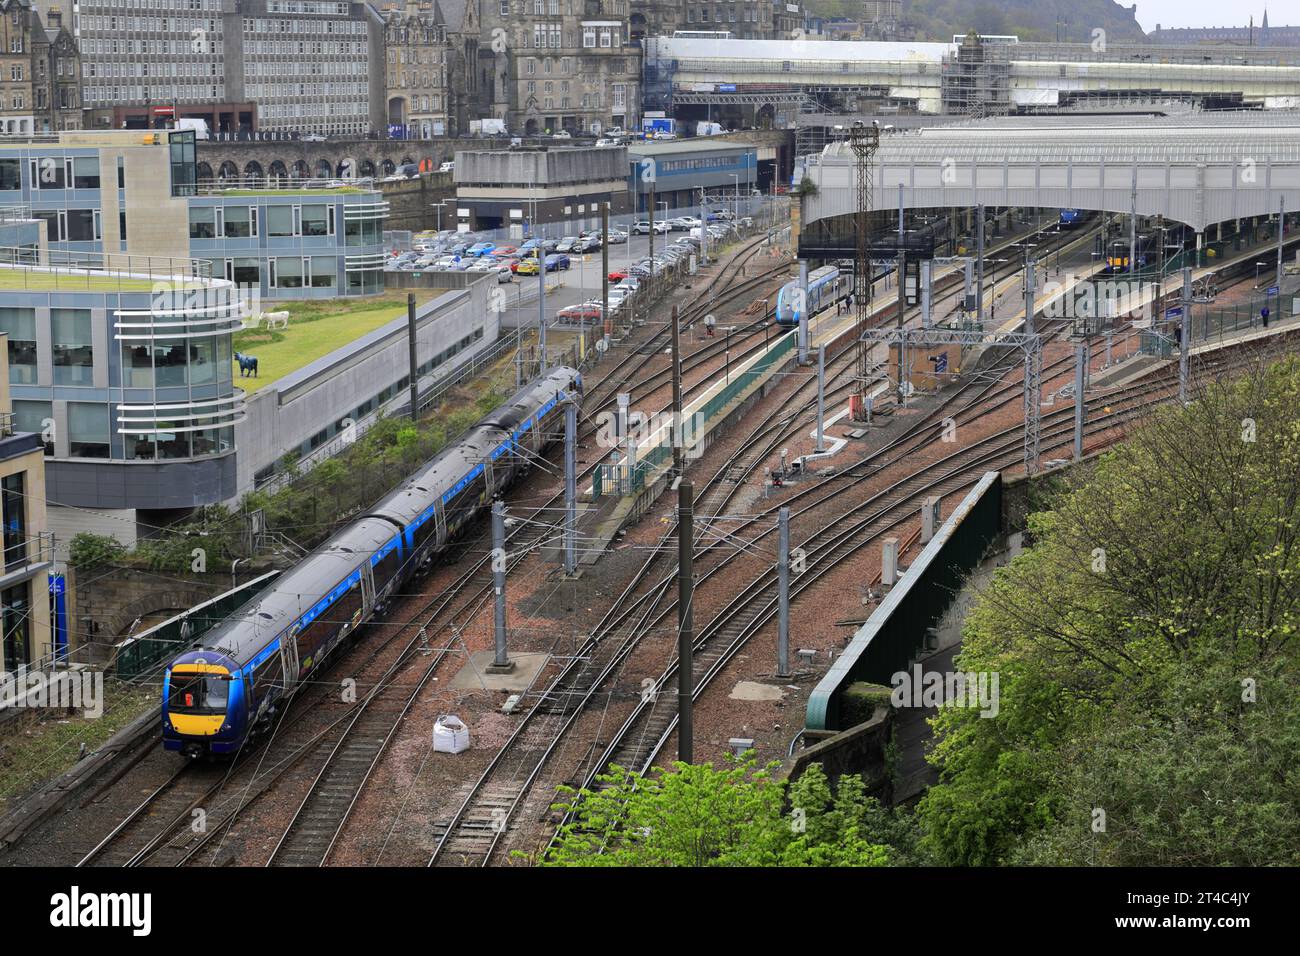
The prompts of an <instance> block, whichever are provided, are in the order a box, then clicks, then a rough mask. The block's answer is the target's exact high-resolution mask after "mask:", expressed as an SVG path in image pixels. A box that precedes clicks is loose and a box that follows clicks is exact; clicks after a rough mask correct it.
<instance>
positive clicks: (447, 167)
mask: <svg viewBox="0 0 1300 956" xmlns="http://www.w3.org/2000/svg"><path fill="white" fill-rule="evenodd" d="M455 169H456V164H455V163H454V162H450V163H443V164H442V165H441V166H439V167H438V172H440V173H450V172H454V171H455Z"/></svg>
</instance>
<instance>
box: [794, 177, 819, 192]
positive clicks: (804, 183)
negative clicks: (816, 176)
mask: <svg viewBox="0 0 1300 956" xmlns="http://www.w3.org/2000/svg"><path fill="white" fill-rule="evenodd" d="M794 192H795V194H796V195H799V196H816V195H817V184H816V183H815V182H813V181H812V177H810V176H804V178H803V179H801V180H799V185H798V186H796V187H795V188H794Z"/></svg>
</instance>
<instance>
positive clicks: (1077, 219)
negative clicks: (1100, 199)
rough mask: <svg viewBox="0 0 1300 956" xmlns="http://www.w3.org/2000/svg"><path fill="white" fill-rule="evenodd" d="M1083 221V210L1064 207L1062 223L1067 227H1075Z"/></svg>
mask: <svg viewBox="0 0 1300 956" xmlns="http://www.w3.org/2000/svg"><path fill="white" fill-rule="evenodd" d="M1081 222H1083V212H1082V210H1079V209H1062V210H1061V219H1060V224H1061V226H1062V227H1065V228H1073V227H1074V226H1077V225H1078V224H1079V223H1081Z"/></svg>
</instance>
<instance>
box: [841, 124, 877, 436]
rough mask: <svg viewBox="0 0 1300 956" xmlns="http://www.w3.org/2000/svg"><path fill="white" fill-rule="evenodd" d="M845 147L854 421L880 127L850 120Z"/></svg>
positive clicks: (866, 361)
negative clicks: (852, 199) (850, 203)
mask: <svg viewBox="0 0 1300 956" xmlns="http://www.w3.org/2000/svg"><path fill="white" fill-rule="evenodd" d="M849 147H850V148H851V149H852V150H853V184H854V187H855V189H854V193H855V196H856V198H857V206H856V208H855V209H854V212H853V232H854V239H855V242H854V256H853V304H854V306H855V307H856V309H857V323H856V328H855V331H856V337H857V348H858V367H857V378H856V380H855V382H854V389H853V396H852V398H851V399H850V402H849V405H850V408H851V409H852V415H853V419H854V421H866V419H867V401H866V399H867V387H868V380H869V375H870V373H871V345H870V344H868V342H867V341H866V339H865V337H864V333H865V332H866V331H867V327H868V322H869V319H870V317H871V298H872V282H871V205H872V204H871V187H872V181H873V180H874V178H875V175H874V173H875V159H876V150H877V149H878V148H879V147H880V127H879V126H876V125H874V124H873V125H870V126H868V125H867V124H866V123H854V124H853V128H852V129H851V130H850V131H849Z"/></svg>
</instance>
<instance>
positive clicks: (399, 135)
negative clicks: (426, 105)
mask: <svg viewBox="0 0 1300 956" xmlns="http://www.w3.org/2000/svg"><path fill="white" fill-rule="evenodd" d="M388 138H389V139H406V127H405V126H403V125H402V124H401V123H389V124H388Z"/></svg>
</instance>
